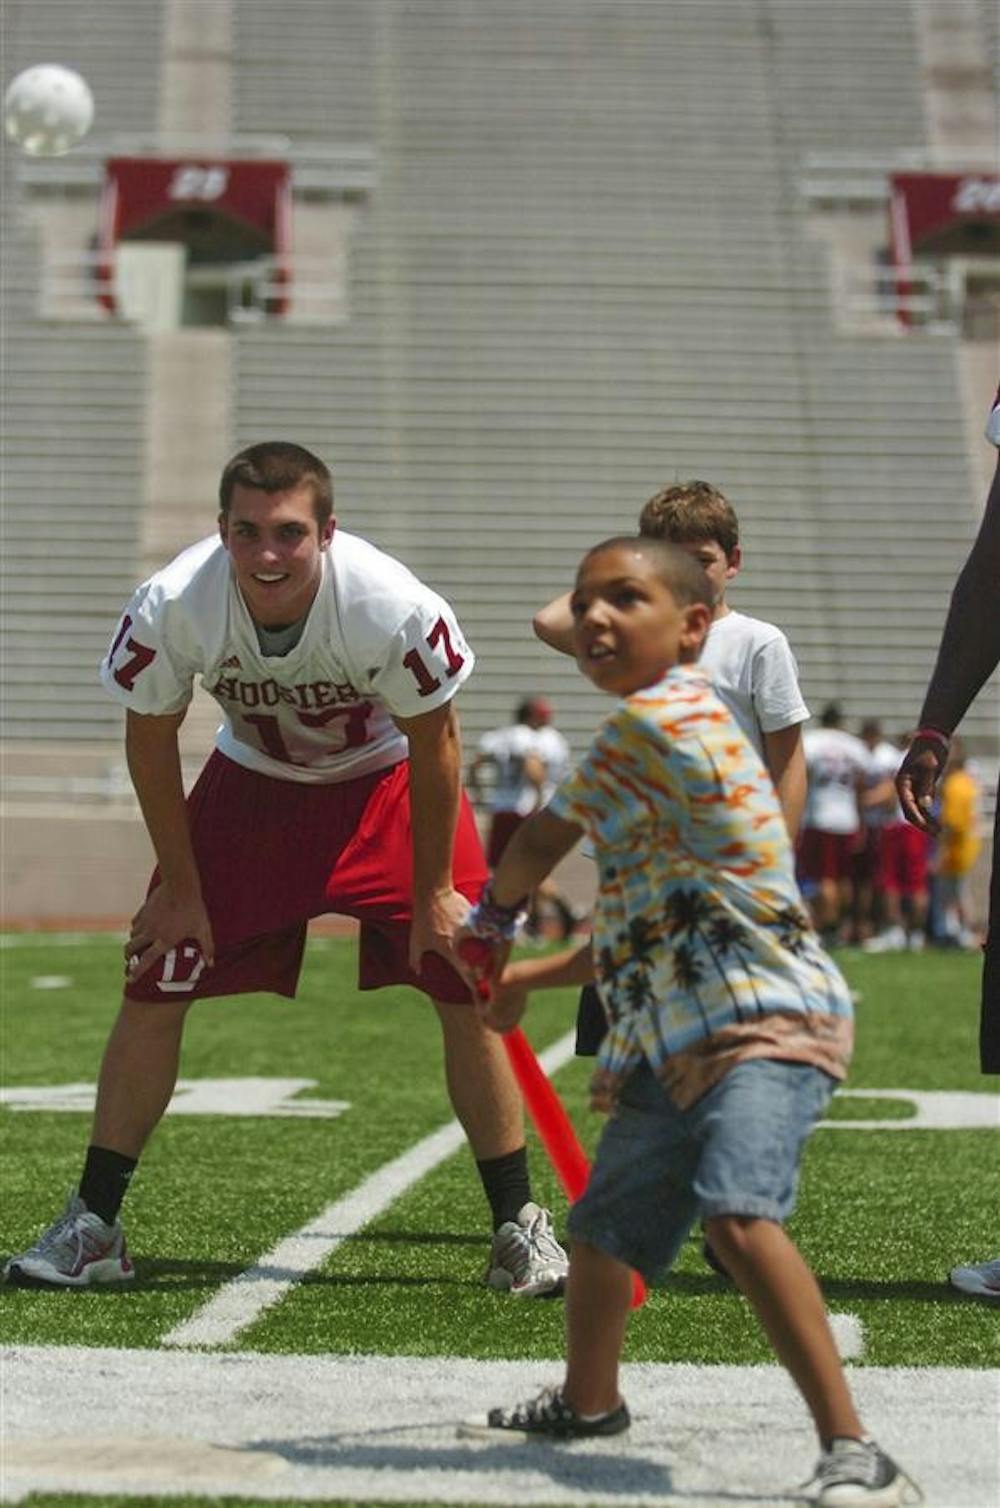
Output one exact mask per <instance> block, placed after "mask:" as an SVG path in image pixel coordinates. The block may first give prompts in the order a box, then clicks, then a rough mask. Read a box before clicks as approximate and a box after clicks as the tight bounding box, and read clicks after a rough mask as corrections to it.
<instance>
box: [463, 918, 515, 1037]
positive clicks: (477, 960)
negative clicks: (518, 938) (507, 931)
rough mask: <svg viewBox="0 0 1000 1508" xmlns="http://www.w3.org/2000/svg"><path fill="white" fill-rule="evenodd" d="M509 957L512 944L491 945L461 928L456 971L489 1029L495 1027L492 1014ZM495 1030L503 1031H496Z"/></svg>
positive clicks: (494, 943) (495, 943) (473, 933)
mask: <svg viewBox="0 0 1000 1508" xmlns="http://www.w3.org/2000/svg"><path fill="white" fill-rule="evenodd" d="M509 953H510V943H503V942H490V941H487V939H486V938H485V937H479V936H477V935H476V933H475V932H470V931H469V929H468V927H462V928H460V930H459V933H458V936H457V938H456V940H455V967H456V968H457V970H458V972H459V973H460V974H461V976H462V978H463V979H464V980H465V982H466V984H467V985H468V986H469V993H470V994H471V995H472V999H473V1001H474V1003H475V1005H476V1006H477V1007H478V1010H479V1013H480V1015H481V1016H482V1018H483V1021H484V1022H485V1023H486V1024H487V1025H488V1026H493V1022H492V1021H491V1020H490V1018H489V1011H490V1007H491V1005H492V1003H493V994H494V989H495V987H496V981H497V979H498V978H499V976H500V973H501V972H502V970H503V966H504V964H505V963H506V961H507V955H508V954H509ZM507 1029H508V1030H510V1028H507ZM494 1030H495V1031H501V1030H503V1028H502V1027H494Z"/></svg>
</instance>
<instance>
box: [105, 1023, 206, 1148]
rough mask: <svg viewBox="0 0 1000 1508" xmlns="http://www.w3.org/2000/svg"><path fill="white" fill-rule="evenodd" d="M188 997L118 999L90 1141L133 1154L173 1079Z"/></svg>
mask: <svg viewBox="0 0 1000 1508" xmlns="http://www.w3.org/2000/svg"><path fill="white" fill-rule="evenodd" d="M189 1006H190V1001H183V1002H181V1001H174V1000H171V1001H164V1002H163V1003H160V1002H159V1001H157V1002H156V1003H154V1004H148V1003H145V1002H140V1001H134V1000H123V1001H122V1006H121V1010H120V1011H119V1013H118V1019H117V1020H116V1021H115V1024H114V1026H113V1027H112V1029H111V1035H110V1037H109V1038H108V1042H107V1046H106V1047H105V1049H104V1058H103V1060H102V1062H101V1073H100V1078H99V1079H98V1084H97V1105H96V1107H95V1109H94V1126H93V1131H92V1133H91V1138H90V1139H91V1143H92V1144H93V1145H94V1146H96V1147H106V1148H108V1150H109V1151H112V1152H120V1153H121V1154H122V1156H123V1157H139V1156H140V1154H141V1152H142V1149H143V1147H144V1146H145V1145H146V1142H147V1141H148V1140H149V1138H150V1136H151V1135H152V1133H153V1131H154V1130H155V1129H156V1126H157V1124H158V1123H159V1121H160V1118H161V1117H162V1115H163V1112H164V1111H165V1110H166V1108H167V1105H168V1104H169V1103H170V1096H171V1095H172V1094H173V1092H174V1086H175V1084H176V1083H177V1069H178V1065H179V1063H180V1048H181V1036H182V1034H183V1031H184V1018H185V1016H186V1015H187V1012H188V1008H189Z"/></svg>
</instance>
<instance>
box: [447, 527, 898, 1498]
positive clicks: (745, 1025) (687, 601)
mask: <svg viewBox="0 0 1000 1508" xmlns="http://www.w3.org/2000/svg"><path fill="white" fill-rule="evenodd" d="M572 612H573V619H574V638H575V644H576V654H577V659H578V662H579V664H580V667H581V669H582V670H583V671H584V672H585V674H586V675H587V676H588V677H589V678H590V679H591V680H592V681H593V682H594V684H595V685H596V686H598V688H599V689H601V690H604V691H606V692H609V693H611V694H612V695H615V696H617V697H620V698H622V700H621V701H620V702H619V704H618V706H617V707H616V709H615V711H614V712H613V713H612V715H611V716H610V717H609V718H608V720H607V721H606V723H605V724H604V725H603V727H602V728H601V729H600V731H599V732H598V734H597V737H596V738H595V740H594V743H593V744H592V746H591V749H590V751H589V753H588V754H587V755H586V757H585V758H584V760H583V762H582V763H581V764H580V766H579V767H578V769H577V770H576V771H575V773H574V774H573V775H571V776H570V777H569V778H568V779H567V780H566V781H565V782H564V783H563V785H562V786H561V787H560V789H559V790H558V791H557V792H556V794H555V796H554V797H553V800H552V802H551V803H550V805H549V806H548V807H547V808H546V809H545V810H544V811H542V812H539V813H538V814H536V815H535V816H534V817H532V818H530V819H529V821H528V822H527V823H525V824H524V826H523V827H522V828H521V829H520V830H519V832H518V833H517V834H516V835H515V837H514V838H513V839H512V841H511V843H510V845H509V846H508V848H507V850H506V852H505V854H504V856H503V858H502V860H501V862H500V865H499V867H498V869H497V870H496V873H495V874H494V876H493V881H492V886H491V887H490V888H489V889H488V891H487V892H486V893H485V895H484V897H483V898H482V899H481V900H480V902H479V904H478V905H477V906H476V907H475V908H474V909H473V911H472V912H471V913H470V916H469V918H468V919H467V922H466V931H467V933H468V935H469V936H471V937H474V938H478V939H480V940H483V939H485V940H487V941H488V942H490V944H491V947H490V953H489V962H488V963H487V964H486V965H485V966H484V965H482V964H480V965H478V966H477V967H475V968H473V969H471V970H470V974H471V976H472V979H473V982H474V983H475V984H476V986H477V988H478V990H479V991H483V990H485V991H486V992H487V993H488V994H489V995H490V996H491V998H490V999H488V1000H487V1002H486V1003H484V1005H483V1006H482V1010H483V1014H484V1016H485V1019H486V1020H487V1021H488V1022H489V1023H490V1024H491V1025H493V1026H494V1027H496V1029H497V1030H500V1031H503V1030H509V1029H510V1028H511V1027H512V1026H513V1025H514V1024H515V1023H516V1021H517V1020H518V1019H519V1018H520V1015H521V1013H522V1011H523V1009H524V1005H525V999H524V995H523V992H521V993H520V994H519V993H518V992H517V991H515V990H511V989H510V988H506V989H504V990H502V991H500V992H498V993H496V994H495V996H494V993H493V991H492V985H491V981H492V980H493V979H494V978H498V977H499V973H500V970H501V968H502V965H503V963H504V961H505V958H506V953H507V951H508V950H509V942H510V939H511V938H512V937H513V933H514V927H515V920H516V917H517V913H518V906H519V902H520V898H521V897H523V896H524V895H525V894H526V893H528V892H530V890H531V889H532V887H533V886H534V885H536V884H537V883H538V881H539V879H541V878H542V877H543V876H544V875H545V874H547V873H548V872H549V870H550V869H551V868H552V867H553V865H554V864H556V863H557V862H558V861H559V859H560V858H562V857H563V856H564V855H565V854H566V853H567V852H568V851H569V850H570V849H571V848H572V847H573V845H574V844H575V843H576V842H577V841H578V840H579V838H580V836H581V832H586V833H587V834H588V835H589V836H590V838H591V839H592V841H593V843H594V846H595V849H596V856H597V862H598V870H599V898H598V904H597V909H596V914H595V922H594V928H595V935H594V959H595V969H596V973H597V977H598V981H599V987H600V992H601V997H602V1000H603V1003H604V1006H605V1009H606V1011H607V1014H608V1019H609V1024H610V1025H609V1031H608V1033H607V1035H606V1037H605V1039H604V1041H603V1043H602V1045H601V1049H600V1053H599V1055H598V1065H597V1068H596V1071H595V1073H594V1076H593V1079H592V1081H591V1103H592V1105H593V1107H594V1108H595V1109H599V1110H605V1111H611V1112H612V1113H613V1114H612V1119H611V1120H610V1122H609V1124H608V1126H607V1127H606V1129H605V1131H604V1134H603V1136H602V1138H601V1141H600V1144H599V1146H598V1150H597V1154H596V1159H595V1163H594V1167H593V1171H592V1174H591V1179H590V1183H589V1185H588V1188H587V1190H586V1192H585V1193H584V1195H583V1197H582V1198H581V1199H580V1200H579V1201H578V1203H577V1204H576V1205H574V1207H573V1209H572V1211H571V1214H570V1231H571V1235H572V1240H573V1244H572V1252H571V1257H570V1276H569V1282H568V1287H567V1342H568V1357H567V1372H566V1378H565V1382H564V1384H563V1386H562V1387H561V1388H558V1389H547V1390H546V1391H545V1392H543V1393H542V1394H541V1395H540V1396H539V1397H538V1398H535V1399H532V1400H530V1401H529V1402H527V1403H522V1404H519V1405H518V1406H516V1407H515V1408H513V1409H502V1408H497V1409H492V1410H490V1412H489V1413H488V1414H487V1415H486V1416H484V1417H482V1418H478V1419H471V1420H468V1421H466V1422H465V1423H464V1424H463V1425H462V1426H461V1427H460V1432H461V1433H462V1434H463V1435H466V1436H470V1437H485V1438H488V1439H491V1440H502V1439H508V1440H509V1439H524V1438H525V1437H527V1436H535V1437H539V1436H540V1437H549V1438H559V1439H568V1438H577V1437H582V1436H593V1435H612V1434H617V1433H620V1432H621V1431H622V1430H625V1429H627V1428H628V1425H629V1414H628V1409H627V1407H626V1405H625V1403H624V1401H623V1400H622V1398H621V1396H620V1394H619V1391H618V1364H619V1359H620V1354H621V1348H622V1342H623V1339H624V1332H625V1325H626V1321H627V1317H628V1313H629V1305H630V1297H631V1280H630V1273H629V1269H630V1268H636V1269H638V1271H640V1272H641V1273H642V1274H643V1275H644V1276H645V1277H647V1278H650V1279H653V1278H656V1277H657V1276H659V1274H660V1273H662V1272H663V1271H664V1270H665V1269H666V1268H667V1267H669V1266H670V1264H671V1262H672V1261H673V1260H674V1258H675V1256H676V1255H677V1252H678V1251H679V1249H680V1247H681V1245H682V1243H683V1241H684V1239H685V1237H686V1236H687V1234H688V1231H689V1230H690V1229H691V1227H692V1225H693V1224H694V1222H695V1221H696V1220H697V1219H698V1217H699V1216H700V1217H701V1218H702V1219H703V1220H704V1221H705V1222H706V1224H707V1228H708V1233H709V1237H710V1239H711V1241H712V1244H713V1247H714V1248H715V1249H716V1250H717V1251H718V1252H719V1254H720V1256H721V1257H722V1259H723V1261H724V1262H725V1264H726V1267H727V1269H728V1270H729V1272H730V1273H731V1274H732V1276H733V1278H734V1280H735V1282H736V1283H737V1284H738V1286H739V1287H740V1288H741V1289H742V1291H743V1292H744V1293H745V1294H746V1296H747V1297H748V1298H749V1300H750V1302H751V1304H752V1305H753V1307H754V1309H755V1310H756V1312H757V1314H758V1316H759V1318H760V1320H761V1322H762V1324H763V1325H764V1328H765V1329H766V1331H767V1333H768V1335H769V1337H770V1340H771V1342H772V1345H773V1346H774V1349H775V1352H776V1353H777V1355H778V1357H779V1359H780V1360H781V1361H782V1362H783V1363H784V1365H785V1366H786V1367H787V1369H788V1371H789V1372H790V1373H791V1376H792V1378H793V1379H794V1381H795V1382H796V1384H797V1385H798V1387H799V1389H800V1391H801V1393H802V1395H803V1398H804V1399H805V1402H806V1404H807V1406H808V1407H809V1409H810V1412H811V1413H812V1416H813V1419H814V1421H815V1424H816V1428H817V1432H818V1434H819V1437H820V1442H821V1448H822V1455H821V1457H820V1461H819V1465H818V1467H817V1470H816V1477H815V1482H814V1490H815V1496H816V1499H817V1501H818V1502H819V1503H820V1504H823V1505H829V1508H833V1505H835V1504H836V1505H850V1504H869V1505H880V1508H881V1505H891V1504H895V1503H899V1502H901V1501H903V1500H904V1495H905V1494H906V1493H908V1492H911V1491H912V1490H913V1489H912V1484H910V1482H909V1480H908V1478H907V1477H906V1476H905V1475H904V1473H903V1472H902V1471H900V1469H899V1468H898V1467H897V1466H896V1465H895V1463H894V1462H892V1461H891V1460H890V1459H889V1457H888V1456H886V1455H885V1454H884V1453H883V1452H882V1451H881V1450H880V1449H879V1448H878V1446H877V1445H876V1444H875V1443H874V1442H873V1441H872V1440H870V1439H869V1438H868V1437H866V1436H865V1435H864V1432H863V1430H862V1426H861V1422H860V1420H859V1418H858V1416H857V1413H856V1411H855V1408H854V1405H853V1402H852V1400H851V1396H850V1393H849V1391H848V1388H847V1383H846V1380H845V1377H844V1373H843V1368H842V1366H841V1364H840V1359H839V1356H838V1354H837V1350H836V1346H835V1344H834V1341H833V1337H832V1335H831V1333H830V1329H829V1325H828V1322H827V1318H826V1311H825V1309H824V1305H823V1300H822V1296H821V1294H820V1291H819V1287H818V1285H817V1283H816V1280H815V1278H814V1277H813V1275H812V1273H811V1272H810V1271H809V1269H808V1267H807V1266H806V1265H805V1263H804V1261H803V1259H802V1257H801V1256H800V1255H799V1253H798V1251H797V1250H796V1248H795V1246H794V1245H793V1244H792V1242H791V1240H790V1239H789V1237H788V1236H787V1235H786V1233H785V1231H784V1229H783V1222H784V1221H785V1220H786V1219H787V1217H788V1215H789V1214H790V1213H791V1211H792V1208H793V1207H794V1203H795V1191H796V1185H797V1181H798V1170H799V1161H800V1155H801V1150H802V1146H803V1143H804V1141H805V1139H806V1137H807V1136H808V1134H809V1131H810V1130H811V1128H812V1126H813V1125H814V1124H815V1122H816V1121H817V1120H818V1119H819V1117H820V1116H821V1115H822V1113H823V1110H824V1108H825V1107H826V1105H827V1103H828V1101H829V1098H830V1095H831V1094H832V1092H833V1089H834V1085H835V1083H836V1082H837V1080H839V1079H842V1078H843V1077H844V1074H845V1071H846V1067H847V1062H848V1059H849V1057H850V1053H851V1046H852V1010H851V1000H850V995H849V992H848V990H847V986H846V985H845V983H844V980H843V979H842V977H841V975H840V974H839V972H838V970H837V969H836V967H835V965H834V964H833V963H832V961H831V960H830V959H829V958H828V957H827V955H826V954H825V953H824V952H823V949H822V948H821V946H820V944H819V940H818V938H817V937H816V934H815V933H814V932H813V931H812V929H811V928H810V925H809V921H808V917H807V915H806V912H805V909H804V907H803V904H802V900H801V896H800V895H799V892H798V890H797V887H796V884H795V877H794V864H793V858H792V849H791V843H790V841H789V837H788V830H787V827H786V825H785V822H784V820H783V818H782V814H781V808H780V806H779V804H778V800H777V797H776V795H775V792H774V787H773V785H772V782H771V780H770V779H769V777H768V774H767V771H766V769H765V767H764V764H763V762H762V761H761V759H760V757H759V756H758V755H757V753H756V752H755V750H754V749H753V748H752V747H751V745H750V743H749V742H748V740H747V739H746V738H745V737H744V735H743V734H742V733H741V732H740V730H739V728H738V727H737V725H736V722H735V720H734V718H733V717H732V715H731V713H730V712H729V711H728V710H727V709H726V707H725V706H724V705H723V704H722V702H721V701H720V700H719V698H718V697H717V696H716V695H715V693H714V692H713V690H712V687H711V683H710V681H709V678H708V676H707V675H706V674H705V673H704V672H703V671H701V670H699V669H697V668H695V667H694V666H693V664H692V662H693V661H694V660H695V659H696V657H697V654H698V651H699V649H700V646H701V643H702V640H703V639H704V636H705V633H706V631H707V628H708V624H709V622H710V617H711V590H710V587H709V583H708V581H707V579H706V577H705V574H704V572H703V571H702V570H701V568H700V567H699V566H698V564H697V563H696V562H695V561H693V560H692V559H691V557H690V556H689V555H688V554H686V553H685V552H683V551H682V550H679V549H677V548H675V547H673V546H671V545H669V544H666V543H664V542H663V541H660V540H654V539H649V538H638V539H620V538H619V539H612V540H609V541H607V542H605V543H604V544H602V545H598V546H597V547H596V549H594V550H591V551H590V552H589V553H588V554H587V555H586V556H585V557H584V560H583V562H582V564H581V566H580V570H579V573H578V576H577V584H576V590H575V591H574V593H573V596H572ZM572 956H573V957H574V958H575V957H578V956H579V955H572Z"/></svg>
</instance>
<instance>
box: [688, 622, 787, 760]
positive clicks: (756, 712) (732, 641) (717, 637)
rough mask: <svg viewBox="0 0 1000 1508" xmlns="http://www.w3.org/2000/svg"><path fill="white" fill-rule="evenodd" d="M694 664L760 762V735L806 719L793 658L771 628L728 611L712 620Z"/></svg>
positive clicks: (761, 740) (768, 625) (780, 633)
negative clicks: (706, 676) (707, 678)
mask: <svg viewBox="0 0 1000 1508" xmlns="http://www.w3.org/2000/svg"><path fill="white" fill-rule="evenodd" d="M698 664H699V665H700V666H701V667H702V669H703V670H707V671H708V673H709V675H710V676H711V677H712V684H713V686H714V687H715V691H716V694H717V695H718V696H719V698H720V700H721V701H723V702H725V704H726V706H727V707H728V708H729V710H730V712H731V713H732V714H733V716H734V717H735V719H736V721H737V722H738V723H739V725H740V727H741V728H742V729H743V732H744V733H745V734H746V736H747V738H749V740H750V742H751V743H752V744H753V746H754V748H755V749H756V750H757V753H758V754H760V755H761V757H763V754H764V734H765V733H777V732H778V731H779V730H780V729H782V728H791V727H794V726H795V725H796V724H798V723H804V722H806V721H807V720H808V717H809V708H808V707H807V706H806V704H805V702H804V701H803V700H802V693H801V691H800V690H799V672H798V666H797V665H796V663H795V656H794V655H793V654H792V651H791V649H790V648H789V645H788V640H787V639H786V638H785V636H784V634H783V633H782V632H781V629H780V628H776V627H775V626H774V624H773V623H765V622H763V620H762V619H760V618H751V617H749V616H748V615H747V614H746V613H734V612H730V613H726V614H725V615H724V616H723V617H721V618H715V619H713V621H712V625H711V627H710V628H709V630H708V637H707V638H706V640H705V643H704V645H703V646H702V651H701V654H700V656H699V658H698Z"/></svg>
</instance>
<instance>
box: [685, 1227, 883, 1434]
mask: <svg viewBox="0 0 1000 1508" xmlns="http://www.w3.org/2000/svg"><path fill="white" fill-rule="evenodd" d="M707 1229H708V1235H709V1240H710V1241H711V1243H712V1247H713V1249H714V1250H715V1251H716V1252H718V1254H719V1256H720V1258H721V1259H722V1261H723V1262H724V1263H725V1264H726V1268H727V1270H728V1271H729V1273H730V1275H731V1277H732V1279H733V1281H734V1283H736V1285H737V1287H738V1288H739V1289H740V1290H741V1291H742V1292H743V1293H744V1294H745V1295H746V1297H747V1298H748V1299H749V1301H750V1303H751V1304H752V1305H753V1308H754V1310H755V1312H756V1314H757V1317H758V1319H759V1320H760V1322H761V1324H762V1325H763V1326H764V1329H765V1330H766V1331H767V1334H768V1337H769V1339H770V1341H771V1345H772V1346H773V1347H774V1350H775V1354H776V1355H777V1357H778V1360H779V1361H780V1362H782V1363H783V1365H784V1366H785V1367H786V1368H787V1370H788V1371H789V1373H790V1374H791V1376H792V1380H793V1381H794V1382H795V1384H796V1386H797V1387H798V1389H799V1392H800V1393H801V1394H802V1396H803V1398H804V1399H805V1402H806V1406H807V1407H808V1409H809V1412H810V1413H811V1414H812V1416H813V1420H814V1422H815V1425H816V1431H817V1433H818V1435H819V1438H820V1440H821V1442H823V1443H824V1444H826V1443H828V1442H829V1441H830V1440H832V1439H833V1437H834V1436H835V1435H840V1436H853V1437H856V1438H857V1437H860V1436H861V1435H862V1434H863V1430H862V1426H861V1421H860V1419H859V1418H858V1415H857V1412H856V1410H855V1407H854V1402H853V1400H852V1398H851V1394H850V1391H849V1389H848V1386H847V1379H846V1377H845V1376H844V1368H843V1366H842V1365H841V1361H840V1356H839V1355H838V1353H837V1347H836V1343H835V1342H834V1339H833V1335H832V1333H831V1331H830V1325H829V1321H828V1320H827V1317H826V1308H825V1306H824V1304H823V1296H822V1294H821V1293H820V1290H819V1284H818V1283H817V1282H816V1279H815V1277H814V1276H813V1274H812V1272H811V1271H810V1270H809V1268H808V1267H807V1266H806V1263H805V1261H804V1260H803V1258H802V1256H801V1255H800V1253H799V1251H798V1248H797V1247H796V1246H795V1245H794V1243H793V1242H792V1241H791V1239H790V1238H789V1236H788V1235H787V1234H786V1233H785V1231H784V1230H783V1229H782V1227H781V1226H780V1225H777V1224H776V1223H775V1222H774V1221H773V1220H756V1219H747V1218H744V1217H741V1216H737V1215H716V1216H713V1217H712V1218H711V1219H710V1220H708V1221H707Z"/></svg>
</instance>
